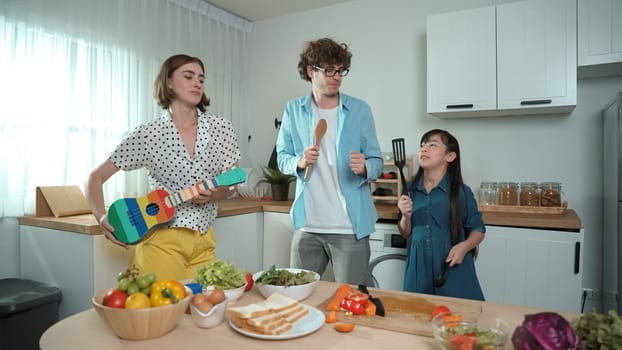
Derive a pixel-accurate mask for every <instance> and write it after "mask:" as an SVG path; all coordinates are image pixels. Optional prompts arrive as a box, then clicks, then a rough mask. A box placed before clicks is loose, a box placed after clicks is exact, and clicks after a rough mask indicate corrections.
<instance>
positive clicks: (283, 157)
mask: <svg viewBox="0 0 622 350" xmlns="http://www.w3.org/2000/svg"><path fill="white" fill-rule="evenodd" d="M312 103H314V102H313V97H312V96H311V95H306V96H303V97H299V98H297V99H293V100H290V101H288V102H287V104H286V105H285V111H284V112H283V119H282V123H281V129H280V131H279V136H278V138H277V141H276V150H277V162H278V166H279V168H280V169H281V171H282V172H283V173H285V174H291V175H296V177H297V180H296V197H295V199H294V203H293V205H292V208H291V210H290V215H291V217H292V221H293V223H294V227H295V228H296V229H300V228H301V227H303V226H304V225H305V223H306V215H305V206H304V191H305V186H306V182H304V180H303V177H304V170H302V171H297V165H298V160H299V159H300V158H301V157H302V156H303V153H304V150H305V148H306V147H308V146H309V145H312V144H313V133H314V128H315V123H314V119H313V109H312V105H311V104H312ZM336 141H337V167H338V169H337V173H338V176H339V186H340V187H341V191H342V193H343V196H344V198H345V201H346V209H347V211H348V215H349V217H350V220H351V221H352V225H353V227H354V232H355V234H356V237H357V238H359V239H360V238H363V237H366V236H368V235H369V234H371V233H373V232H374V226H375V224H376V221H377V220H378V213H377V212H376V208H375V206H374V203H373V200H372V198H371V193H370V189H369V186H368V184H367V181H368V180H376V179H377V178H378V176H379V175H380V173H381V172H382V170H383V167H384V161H383V159H382V152H381V150H380V146H379V145H378V139H377V137H376V127H375V125H374V118H373V115H372V112H371V108H370V107H369V105H368V104H367V103H365V102H364V101H362V100H360V99H357V98H354V97H351V96H348V95H345V94H339V106H338V110H337V133H336ZM351 150H354V151H357V152H359V153H363V154H365V159H366V161H365V167H366V170H367V178H364V177H362V176H359V175H356V174H354V173H353V172H352V170H351V169H350V151H351Z"/></svg>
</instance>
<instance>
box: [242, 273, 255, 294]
mask: <svg viewBox="0 0 622 350" xmlns="http://www.w3.org/2000/svg"><path fill="white" fill-rule="evenodd" d="M245 277H246V288H244V291H245V292H248V291H249V290H251V288H253V283H254V281H253V275H252V274H251V273H250V272H247V273H246V276H245Z"/></svg>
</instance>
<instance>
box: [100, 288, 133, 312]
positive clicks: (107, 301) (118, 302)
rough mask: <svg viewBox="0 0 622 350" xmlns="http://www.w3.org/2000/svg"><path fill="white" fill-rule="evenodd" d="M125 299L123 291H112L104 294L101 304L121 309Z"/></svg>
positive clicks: (123, 306) (125, 295)
mask: <svg viewBox="0 0 622 350" xmlns="http://www.w3.org/2000/svg"><path fill="white" fill-rule="evenodd" d="M126 299H127V294H126V293H125V292H124V291H122V290H120V289H112V290H110V291H109V292H108V293H107V294H106V296H104V300H103V301H102V304H104V305H105V306H108V307H116V308H119V309H123V308H125V300H126Z"/></svg>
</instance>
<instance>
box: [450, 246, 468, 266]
mask: <svg viewBox="0 0 622 350" xmlns="http://www.w3.org/2000/svg"><path fill="white" fill-rule="evenodd" d="M469 250H471V249H470V248H469V245H468V244H467V243H466V242H464V241H463V242H460V243H458V244H456V245H455V246H453V247H451V249H450V250H449V254H447V258H446V259H445V261H446V262H448V263H449V266H454V265H460V264H462V260H463V259H464V255H465V254H466V253H468V252H469Z"/></svg>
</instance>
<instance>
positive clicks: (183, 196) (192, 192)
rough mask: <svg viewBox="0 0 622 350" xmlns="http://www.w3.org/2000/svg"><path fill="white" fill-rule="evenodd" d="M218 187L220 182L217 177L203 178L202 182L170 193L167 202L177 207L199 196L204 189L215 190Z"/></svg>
mask: <svg viewBox="0 0 622 350" xmlns="http://www.w3.org/2000/svg"><path fill="white" fill-rule="evenodd" d="M217 187H218V182H217V181H216V179H215V178H214V179H211V180H203V181H201V182H198V183H197V184H195V185H194V186H190V187H188V188H184V189H182V190H181V191H178V192H174V193H171V194H169V196H168V197H167V198H166V204H167V205H169V206H171V207H175V206H177V205H179V204H181V203H183V202H186V201H189V200H190V199H192V198H194V197H196V196H198V195H199V191H204V190H207V189H209V190H214V189H216V188H217Z"/></svg>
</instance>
